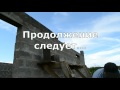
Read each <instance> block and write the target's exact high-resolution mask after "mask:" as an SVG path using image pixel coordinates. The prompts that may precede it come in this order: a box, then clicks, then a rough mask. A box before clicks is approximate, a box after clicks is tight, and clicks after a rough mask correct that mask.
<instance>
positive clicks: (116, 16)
mask: <svg viewBox="0 0 120 90" xmlns="http://www.w3.org/2000/svg"><path fill="white" fill-rule="evenodd" d="M90 23H92V24H91V27H85V28H83V29H81V27H73V28H70V29H69V28H68V30H63V31H66V32H67V31H68V32H71V31H72V32H73V31H74V32H82V31H83V32H84V31H87V32H98V34H99V37H98V39H94V38H93V39H79V38H69V39H65V38H63V39H60V40H62V41H63V42H67V43H71V42H72V43H76V44H77V45H78V46H86V47H87V49H86V50H85V51H86V52H87V51H89V52H90V51H94V50H96V51H95V52H93V53H92V54H89V53H88V54H86V56H85V62H86V65H87V66H89V67H90V66H94V65H96V66H97V65H98V66H103V65H104V64H105V63H106V62H109V61H111V62H115V63H116V64H118V65H120V54H119V53H120V48H119V47H120V39H119V38H118V37H115V38H114V36H116V35H115V34H113V33H117V34H118V33H120V13H113V14H109V15H106V16H102V17H99V18H97V19H94V20H93V21H91V22H90ZM111 35H112V36H111ZM99 48H101V50H100V49H99ZM97 49H99V50H98V51H97ZM76 50H77V49H76ZM77 51H78V52H79V50H77Z"/></svg>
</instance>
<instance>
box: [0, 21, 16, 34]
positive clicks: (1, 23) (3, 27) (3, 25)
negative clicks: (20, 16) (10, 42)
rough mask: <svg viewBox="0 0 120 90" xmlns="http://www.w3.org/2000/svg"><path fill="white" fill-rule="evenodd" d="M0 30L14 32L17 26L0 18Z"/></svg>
mask: <svg viewBox="0 0 120 90" xmlns="http://www.w3.org/2000/svg"><path fill="white" fill-rule="evenodd" d="M0 30H6V31H9V32H11V33H16V31H17V27H15V26H13V25H11V24H9V23H7V22H5V21H3V20H0Z"/></svg>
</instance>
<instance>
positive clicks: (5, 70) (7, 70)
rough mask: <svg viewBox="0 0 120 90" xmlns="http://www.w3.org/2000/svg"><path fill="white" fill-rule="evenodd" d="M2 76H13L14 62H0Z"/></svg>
mask: <svg viewBox="0 0 120 90" xmlns="http://www.w3.org/2000/svg"><path fill="white" fill-rule="evenodd" d="M0 78H12V64H8V63H0Z"/></svg>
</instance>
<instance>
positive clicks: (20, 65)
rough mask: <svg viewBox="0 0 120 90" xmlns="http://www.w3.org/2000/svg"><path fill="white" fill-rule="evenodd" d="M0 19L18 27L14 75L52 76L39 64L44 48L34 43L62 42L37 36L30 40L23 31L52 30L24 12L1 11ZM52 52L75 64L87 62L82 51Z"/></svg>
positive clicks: (64, 50)
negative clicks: (39, 47) (37, 47)
mask: <svg viewBox="0 0 120 90" xmlns="http://www.w3.org/2000/svg"><path fill="white" fill-rule="evenodd" d="M0 19H2V20H5V21H6V22H8V23H10V24H13V25H15V26H17V27H18V30H17V36H16V43H15V52H14V62H13V70H12V77H13V78H22V77H23V78H25V77H32V78H37V77H40V78H49V77H51V76H50V75H49V74H48V73H47V72H45V71H44V70H43V69H42V68H40V67H39V66H38V65H37V64H38V63H39V62H42V61H43V50H41V49H40V50H36V49H34V44H36V43H39V44H48V43H51V44H61V42H60V41H59V40H58V39H57V38H54V39H50V40H48V39H37V38H35V39H34V40H30V39H27V38H23V31H30V32H35V33H38V32H42V33H44V32H49V33H52V31H50V30H49V29H48V28H46V27H45V26H43V25H42V24H40V23H39V22H37V21H36V20H35V19H33V18H32V17H30V16H29V15H27V14H26V13H24V12H0ZM51 53H52V54H53V55H54V54H55V55H59V56H60V60H65V61H68V62H70V63H73V64H76V63H79V64H85V63H84V59H83V58H84V56H83V55H84V54H82V53H81V55H80V53H78V52H76V51H74V50H68V49H65V48H64V49H63V51H58V50H54V51H53V50H51ZM76 54H78V55H80V58H77V57H76ZM57 72H58V73H61V71H60V70H57ZM82 72H83V73H84V74H86V73H85V71H84V70H82Z"/></svg>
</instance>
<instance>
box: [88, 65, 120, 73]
mask: <svg viewBox="0 0 120 90" xmlns="http://www.w3.org/2000/svg"><path fill="white" fill-rule="evenodd" d="M99 68H102V67H90V68H89V70H90V72H91V74H92V75H93V73H94V72H95V71H96V70H97V69H99ZM118 68H119V69H120V66H118Z"/></svg>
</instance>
